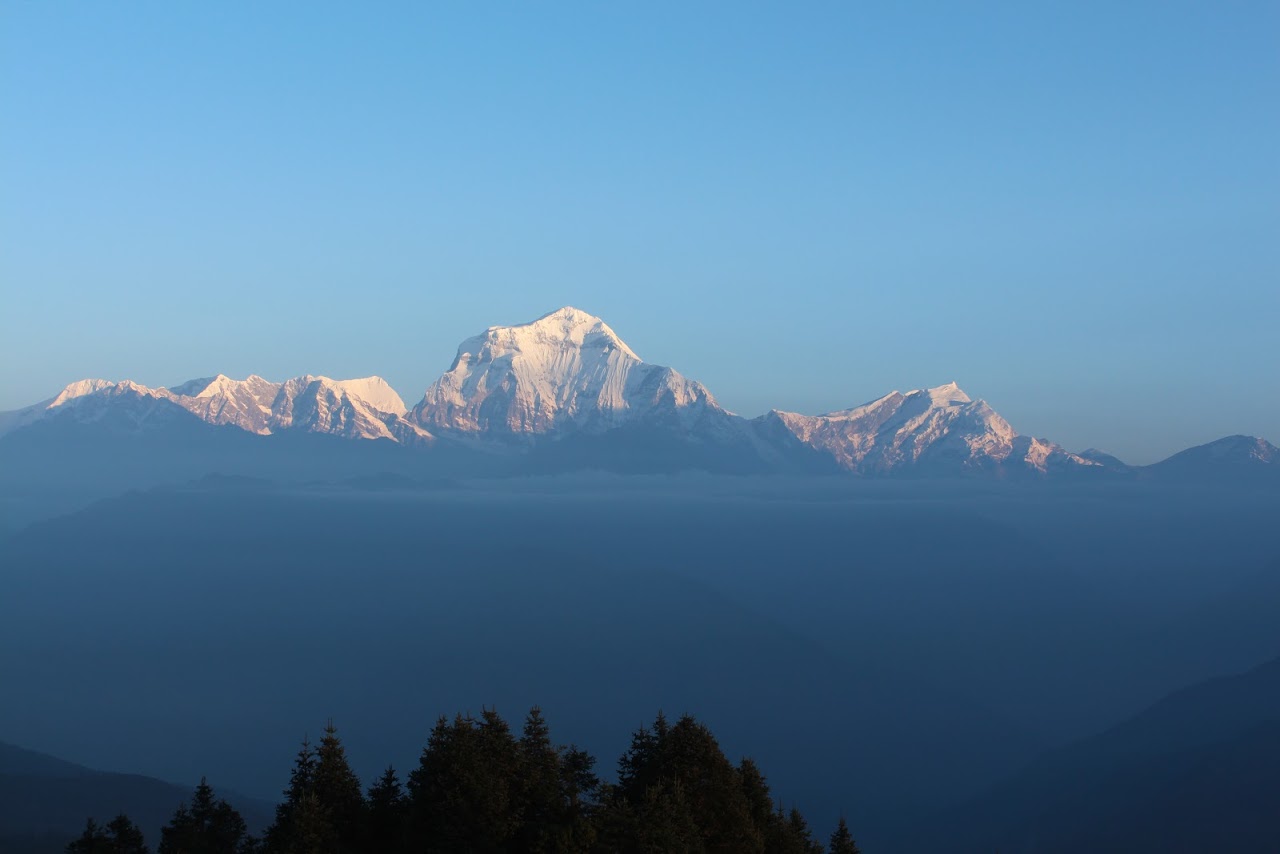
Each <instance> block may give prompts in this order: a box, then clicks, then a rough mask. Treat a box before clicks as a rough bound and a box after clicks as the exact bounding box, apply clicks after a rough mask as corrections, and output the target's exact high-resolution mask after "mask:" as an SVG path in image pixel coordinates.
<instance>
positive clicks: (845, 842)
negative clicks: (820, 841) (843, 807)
mask: <svg viewBox="0 0 1280 854" xmlns="http://www.w3.org/2000/svg"><path fill="white" fill-rule="evenodd" d="M827 851H828V854H861V851H860V850H859V849H858V844H857V843H856V842H854V841H853V834H851V833H850V832H849V825H848V824H846V823H845V820H844V816H840V823H839V824H837V825H836V829H835V832H834V833H832V834H831V844H830V845H828V846H827Z"/></svg>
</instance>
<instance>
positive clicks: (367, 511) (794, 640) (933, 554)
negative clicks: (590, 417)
mask: <svg viewBox="0 0 1280 854" xmlns="http://www.w3.org/2000/svg"><path fill="white" fill-rule="evenodd" d="M1278 511H1280V496H1278V495H1277V494H1276V492H1275V491H1274V490H1268V489H1264V488H1259V489H1256V490H1251V489H1248V488H1241V487H1232V488H1229V489H1228V488H1226V487H1222V488H1218V487H1214V486H1212V485H1207V486H1206V485H1203V484H1200V485H1196V486H1194V487H1192V486H1181V487H1180V486H1177V485H1154V484H1144V483H1138V482H1133V483H1121V484H1103V485H1097V484H1087V483H1075V484H1073V483H1058V484H1054V485H1047V484H1043V483H1014V484H1006V483H999V482H971V481H969V482H967V481H958V480H950V481H947V480H940V481H931V480H918V481H913V480H903V481H892V482H889V481H864V482H857V481H855V482H850V481H847V480H837V479H835V478H805V479H789V478H785V477H716V476H710V475H692V474H691V475H682V476H672V477H665V476H654V477H622V476H605V475H599V476H585V475H584V476H576V477H558V478H539V477H530V478H523V479H519V478H517V479H510V480H500V481H499V480H483V479H473V480H467V481H458V482H443V481H441V482H438V483H429V484H428V483H423V482H419V481H414V480H412V479H409V478H396V477H383V478H378V477H374V478H366V479H362V480H359V481H351V482H344V483H328V484H312V485H309V486H302V487H300V486H296V485H290V486H284V485H278V484H275V483H272V482H270V481H257V480H250V479H239V478H206V479H204V480H201V481H196V482H194V483H191V484H187V485H183V486H173V487H163V488H155V489H150V490H147V491H139V492H132V493H129V494H127V495H124V496H122V497H119V498H113V499H109V500H106V501H102V502H99V503H96V504H93V505H91V506H89V507H87V508H85V509H82V510H80V511H78V512H75V513H73V514H71V515H67V516H62V517H57V518H52V519H46V520H44V521H40V522H37V523H35V524H33V525H31V526H30V527H27V528H25V529H23V530H20V531H18V532H17V533H15V534H13V535H11V536H9V537H8V538H7V539H6V540H5V541H4V542H3V545H2V546H0V548H2V549H3V551H0V559H2V560H3V562H4V564H5V565H6V566H7V567H8V568H9V570H8V574H7V579H6V585H7V588H6V589H7V595H6V596H4V597H3V599H2V600H0V682H3V684H4V685H5V690H6V695H7V696H8V697H9V698H11V701H10V702H7V703H5V704H3V705H0V728H3V731H4V732H5V733H6V739H7V740H10V741H13V742H15V743H18V744H23V745H25V746H30V747H34V748H37V749H40V750H45V751H48V752H50V753H55V754H59V755H68V756H74V757H76V758H77V760H79V761H82V762H84V763H86V764H89V765H92V766H96V767H104V768H112V769H115V770H127V771H134V772H139V773H145V774H148V775H154V776H157V777H161V778H164V779H172V780H191V779H198V778H199V777H200V776H201V775H208V776H209V777H210V778H211V779H217V780H219V781H221V782H222V783H223V784H224V785H227V786H231V787H234V788H235V789H238V790H240V791H242V792H245V793H248V794H251V795H256V796H259V797H263V798H266V799H273V798H274V797H275V796H276V795H277V794H278V792H279V791H280V790H281V788H283V786H284V785H285V783H286V777H285V776H283V774H284V771H285V769H287V768H288V764H289V761H290V757H291V756H292V754H293V752H294V751H295V749H296V746H297V743H298V742H299V741H300V740H301V738H302V736H303V735H304V734H306V733H310V734H311V735H312V737H314V736H315V734H316V733H317V732H318V730H319V729H320V728H321V727H322V725H323V724H324V722H325V720H326V719H328V718H333V719H334V720H335V722H337V723H338V725H339V726H340V727H341V728H342V729H343V730H344V733H345V734H346V739H345V740H346V743H347V745H348V750H349V752H350V755H351V757H352V761H353V765H354V767H355V769H356V771H357V772H358V773H359V774H360V775H361V778H362V779H363V780H365V781H366V782H369V781H370V780H372V779H373V778H374V777H375V776H376V774H377V773H379V772H380V771H381V770H382V769H383V767H385V764H386V763H387V762H393V763H394V764H395V765H396V766H397V768H401V769H407V768H409V767H411V766H412V765H413V763H415V762H416V760H417V754H418V752H419V751H420V750H421V747H422V744H423V743H424V740H425V737H426V734H427V732H428V731H429V729H430V727H431V726H432V724H433V723H434V721H435V720H436V718H437V717H438V716H440V715H442V714H446V715H451V714H452V713H453V712H454V711H457V710H466V709H470V710H472V711H476V712H478V711H479V710H480V709H481V707H494V706H496V707H497V708H498V710H499V711H500V712H502V713H503V714H506V715H508V716H519V715H521V714H523V712H524V711H525V710H527V708H528V707H530V706H532V705H534V704H537V705H540V706H541V707H542V708H543V709H544V710H545V711H546V712H547V714H548V717H549V719H550V720H551V721H552V722H553V727H554V731H553V735H554V737H555V738H556V739H557V740H558V741H562V742H569V741H573V742H576V743H578V744H579V745H581V746H583V747H585V748H587V749H589V750H591V751H592V752H593V753H595V754H596V755H597V756H598V757H599V760H600V770H601V771H602V772H603V773H604V774H605V775H606V776H608V775H611V773H612V768H613V763H614V761H615V759H616V757H617V753H618V752H619V749H620V745H622V744H623V743H624V742H625V739H626V737H627V736H628V732H626V731H625V730H624V731H619V723H618V722H619V721H623V722H629V725H630V726H632V727H634V726H639V725H640V724H641V723H643V722H644V721H646V720H649V719H651V718H652V716H653V714H654V713H655V712H656V711H657V710H658V709H660V708H661V709H663V710H665V711H666V712H667V713H668V714H673V715H678V714H680V713H683V712H690V713H692V714H695V715H697V716H698V717H699V718H700V719H702V720H705V721H707V722H708V723H709V724H710V725H711V726H712V727H713V728H714V729H715V731H716V733H717V734H718V735H719V736H720V738H721V741H722V744H723V745H724V747H725V750H726V752H727V753H728V754H729V755H730V756H731V757H735V758H736V757H739V756H741V755H743V754H745V753H750V754H751V755H752V756H753V757H754V758H756V759H757V760H759V761H760V763H761V765H762V766H763V767H765V768H767V769H769V777H770V783H771V785H772V786H773V789H774V791H775V792H776V793H777V795H778V797H780V798H783V799H785V800H787V801H793V802H796V803H800V804H803V805H804V807H805V810H806V814H809V815H811V816H812V817H813V818H814V820H815V821H817V822H818V823H819V824H820V826H823V827H825V826H827V825H828V824H832V823H834V821H835V818H836V817H837V816H838V815H839V814H841V813H843V814H844V815H846V816H848V817H849V819H850V822H851V824H854V825H856V826H857V827H859V828H862V830H861V832H860V839H861V838H862V837H865V839H866V840H867V842H869V843H871V844H873V845H877V846H879V847H881V848H882V849H883V850H898V849H899V848H900V847H902V846H904V845H906V844H907V843H906V841H905V840H906V838H907V837H906V835H905V834H906V831H907V829H908V828H909V827H910V826H911V825H912V824H913V823H918V821H919V820H920V817H921V816H926V815H933V814H935V813H936V812H937V811H939V810H945V809H946V808H947V807H949V806H953V805H956V804H961V803H964V802H965V801H966V800H968V799H971V798H975V797H979V796H980V795H981V794H982V793H983V792H984V791H985V790H986V789H988V788H989V787H990V786H992V785H994V784H996V783H998V782H999V781H1000V780H1002V779H1004V778H1006V777H1007V776H1009V775H1010V774H1012V773H1014V772H1015V771H1016V770H1017V769H1019V768H1020V767H1022V766H1024V765H1025V764H1026V763H1028V762H1029V761H1031V760H1032V759H1034V758H1035V757H1036V756H1038V755H1040V754H1042V753H1043V752H1044V751H1046V750H1049V749H1052V748H1056V747H1061V746H1063V745H1067V744H1069V743H1071V742H1072V741H1073V740H1076V739H1079V738H1082V737H1085V736H1088V735H1090V734H1092V733H1095V732H1100V731H1102V730H1105V729H1106V728H1108V727H1110V726H1113V725H1114V724H1116V723H1118V722H1120V721H1122V720H1124V719H1126V718H1127V717H1130V716H1132V715H1134V714H1136V713H1138V712H1139V711H1141V710H1142V709H1144V708H1145V707H1147V706H1149V705H1150V704H1152V703H1154V702H1156V701H1158V700H1159V699H1160V698H1161V697H1163V696H1165V695H1166V694H1168V693H1169V692H1171V691H1174V690H1175V689H1179V688H1182V687H1184V686H1186V685H1189V684H1192V683H1195V682H1197V681H1200V680H1203V679H1206V678H1208V677H1211V676H1217V675H1221V674H1225V673H1235V672H1239V671H1243V670H1246V669H1247V668H1249V667H1252V666H1254V665H1256V664H1259V663H1261V662H1263V661H1265V660H1267V659H1268V658H1271V657H1274V656H1275V655H1277V654H1280V636H1277V633H1276V631H1275V629H1274V620H1273V618H1272V617H1273V615H1274V613H1276V610H1275V609H1276V608H1277V607H1280V582H1278V581H1277V574H1278V570H1280V564H1278V561H1280V544H1278V543H1277V535H1276V529H1275V520H1276V519H1277V518H1280V512H1278ZM13 700H16V701H13Z"/></svg>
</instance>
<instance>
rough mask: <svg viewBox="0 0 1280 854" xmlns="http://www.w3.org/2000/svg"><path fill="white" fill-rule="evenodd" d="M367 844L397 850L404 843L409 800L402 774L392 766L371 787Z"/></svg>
mask: <svg viewBox="0 0 1280 854" xmlns="http://www.w3.org/2000/svg"><path fill="white" fill-rule="evenodd" d="M366 803H368V812H367V813H366V814H365V815H366V818H365V821H366V824H365V837H364V838H365V845H366V849H367V850H369V851H386V852H396V851H400V850H401V849H402V848H403V847H404V842H405V836H404V831H405V818H406V816H407V809H408V806H409V801H408V799H407V798H405V794H404V789H403V788H402V787H401V785H400V778H399V777H397V776H396V771H395V769H394V768H390V767H388V768H387V770H386V771H385V772H384V773H383V775H382V776H381V777H380V778H379V779H378V782H376V783H374V784H373V785H372V786H370V787H369V795H368V798H367V799H366Z"/></svg>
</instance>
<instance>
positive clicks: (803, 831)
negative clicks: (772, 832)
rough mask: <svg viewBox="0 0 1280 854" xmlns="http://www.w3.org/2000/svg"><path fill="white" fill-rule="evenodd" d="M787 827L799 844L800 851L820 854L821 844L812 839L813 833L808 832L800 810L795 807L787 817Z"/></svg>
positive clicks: (807, 825)
mask: <svg viewBox="0 0 1280 854" xmlns="http://www.w3.org/2000/svg"><path fill="white" fill-rule="evenodd" d="M787 826H788V827H789V828H790V829H791V835H792V836H793V837H794V838H795V840H796V841H797V842H798V843H799V844H800V846H801V848H800V850H802V851H804V852H805V854H822V843H820V842H818V841H817V840H815V839H814V838H813V832H812V831H811V830H809V822H807V821H805V819H804V816H803V815H801V814H800V810H798V809H796V808H795V807H792V808H791V814H790V815H789V816H788V817H787Z"/></svg>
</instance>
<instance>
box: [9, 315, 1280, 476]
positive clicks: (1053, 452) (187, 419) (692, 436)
mask: <svg viewBox="0 0 1280 854" xmlns="http://www.w3.org/2000/svg"><path fill="white" fill-rule="evenodd" d="M67 422H75V423H78V424H83V425H94V426H96V427H98V428H101V429H102V430H105V431H109V432H114V433H127V434H136V435H142V436H147V435H154V434H156V433H158V432H163V431H167V430H174V429H182V426H183V425H186V426H187V428H188V429H189V428H190V427H191V426H193V425H198V424H204V425H209V426H214V427H233V428H239V429H240V430H242V431H245V432H248V433H251V434H257V435H264V436H265V435H270V434H281V433H313V434H323V435H331V436H337V437H341V438H345V439H352V440H377V441H382V442H390V443H396V444H400V445H405V446H410V447H417V448H426V449H433V450H436V451H438V452H439V451H443V450H445V449H454V450H457V451H461V452H464V453H465V452H468V451H469V452H480V453H488V454H490V455H496V456H499V457H504V456H505V457H510V456H516V457H521V456H525V457H531V458H534V459H539V460H542V461H544V463H545V464H544V465H542V466H541V468H542V469H543V470H545V469H547V468H550V469H552V470H556V469H572V468H584V467H596V468H605V469H618V468H621V469H624V470H631V471H633V470H636V469H637V468H639V469H640V470H646V469H650V468H652V469H654V470H670V469H673V468H674V469H679V468H694V469H696V468H707V469H720V470H723V469H729V470H734V471H757V472H758V471H805V472H843V473H849V474H855V475H863V476H883V475H899V474H903V475H916V476H933V475H956V474H979V475H990V476H999V477H1016V476H1031V477H1045V476H1062V475H1081V476H1092V477H1097V476H1108V475H1110V476H1115V475H1127V476H1135V475H1136V476H1149V475H1167V476H1172V477H1198V476H1204V475H1214V474H1218V475H1230V476H1246V477H1266V478H1270V477H1274V476H1276V474H1277V472H1280V453H1278V452H1277V449H1276V448H1275V446H1273V445H1271V444H1270V443H1268V442H1267V441H1265V440H1264V439H1260V438H1255V437H1248V436H1232V437H1227V438H1225V439H1221V440H1219V441H1217V442H1213V443H1210V444H1209V445H1204V446H1200V447H1198V448H1193V449H1189V450H1187V451H1184V452H1182V453H1180V454H1177V455H1175V456H1173V457H1171V458H1170V459H1168V460H1165V461H1164V462H1162V463H1157V464H1156V465H1154V466H1147V467H1143V468H1141V469H1139V468H1135V467H1131V466H1128V465H1125V464H1124V463H1123V462H1121V461H1120V460H1118V459H1116V458H1115V457H1112V456H1110V455H1107V454H1105V453H1103V452H1100V451H1096V450H1092V449H1091V450H1088V451H1083V452H1081V453H1078V454H1077V453H1072V452H1070V451H1068V450H1066V449H1064V448H1063V447H1061V446H1060V445H1057V444H1054V443H1053V442H1050V441H1047V440H1045V439H1040V438H1035V437H1031V436H1025V435H1021V434H1019V433H1018V432H1017V431H1016V430H1014V428H1013V427H1012V426H1011V425H1010V424H1009V422H1008V421H1006V420H1005V419H1004V418H1003V417H1001V416H1000V414H999V413H997V412H996V411H995V410H994V409H992V408H991V407H990V406H989V405H988V404H987V403H986V402H985V401H982V400H974V399H972V398H970V397H969V395H967V394H966V393H965V392H964V391H963V390H961V389H960V387H959V386H958V385H956V384H955V383H954V382H952V383H947V384H945V385H941V386H937V387H935V388H929V389H917V390H914V391H908V392H899V391H893V392H890V393H889V394H887V395H884V396H883V397H881V398H879V399H877V400H873V401H871V402H869V403H865V404H862V405H861V406H855V407H853V408H851V409H846V410H841V411H838V412H830V413H826V414H823V415H804V414H800V413H795V412H783V411H779V410H773V411H770V412H768V413H766V414H764V415H762V416H760V417H758V418H754V419H747V418H743V417H741V416H739V415H736V414H734V413H732V412H730V411H728V410H727V409H725V408H724V407H723V406H721V405H720V404H719V403H718V402H717V401H716V399H715V397H714V396H713V395H712V394H711V392H710V391H709V390H708V389H707V388H706V386H704V385H702V384H701V383H699V382H697V381H696V380H692V379H689V378H687V377H685V376H683V375H682V374H680V373H679V372H677V371H675V370H673V369H672V368H668V367H664V366H661V365H656V364H652V363H649V362H645V361H643V360H642V359H641V358H640V357H639V356H637V355H636V353H635V352H634V351H633V350H632V349H631V348H630V347H628V346H627V344H626V343H625V342H623V341H622V339H621V338H619V337H618V335H617V334H616V333H615V332H614V331H613V330H612V329H611V328H610V327H609V326H608V324H606V323H605V322H604V321H603V320H601V319H600V318H598V317H595V316H593V315H591V314H588V313H586V312H584V311H581V310H579V309H576V308H572V307H567V306H566V307H564V308H561V309H559V310H557V311H554V312H552V313H550V314H547V315H545V316H543V317H541V318H538V319H537V320H535V321H533V322H531V323H525V324H521V325H518V326H494V327H490V328H489V329H487V330H485V331H484V332H483V333H481V334H479V335H477V336H474V337H472V338H468V339H467V340H465V341H464V342H462V344H461V345H460V346H459V348H458V352H457V356H456V357H455V358H454V360H453V364H452V365H451V366H450V367H449V369H448V370H447V371H446V372H445V373H444V374H443V375H442V376H441V377H440V378H439V379H437V380H436V381H435V382H434V383H432V384H431V385H430V386H429V387H428V388H427V389H426V390H425V392H424V394H423V396H422V399H421V400H420V401H419V402H418V403H417V404H416V405H415V406H414V407H413V408H412V409H410V408H409V407H407V406H406V405H405V403H404V401H403V400H402V399H401V397H400V396H399V395H398V394H397V393H396V392H395V390H394V389H392V388H391V386H390V385H389V384H388V383H387V382H386V381H385V380H383V379H382V378H380V377H376V376H374V377H366V378H363V379H353V380H334V379H330V378H328V377H323V376H310V375H308V376H301V377H294V378H293V379H289V380H286V381H284V382H271V381H269V380H265V379H263V378H262V377H259V376H250V377H248V378H247V379H243V380H235V379H231V378H230V377H227V376H224V375H221V374H219V375H217V376H215V377H212V378H204V379H195V380H191V381H189V382H185V383H182V384H181V385H177V386H171V387H168V388H150V387H147V386H143V385H140V384H138V383H135V382H132V381H129V380H125V381H122V382H111V381H107V380H100V379H85V380H81V381H79V382H74V383H72V384H70V385H68V386H67V387H66V388H64V389H62V390H61V391H60V392H59V393H58V394H57V395H55V396H54V397H51V398H49V399H48V400H45V401H42V402H40V403H37V404H34V405H32V406H28V407H25V408H23V409H19V410H16V411H11V412H5V413H0V438H3V437H7V436H11V435H14V434H17V433H20V432H23V431H40V430H42V429H48V428H49V426H50V425H56V424H65V423H67ZM627 461H630V462H629V463H628V462H627ZM638 461H639V462H638Z"/></svg>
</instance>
